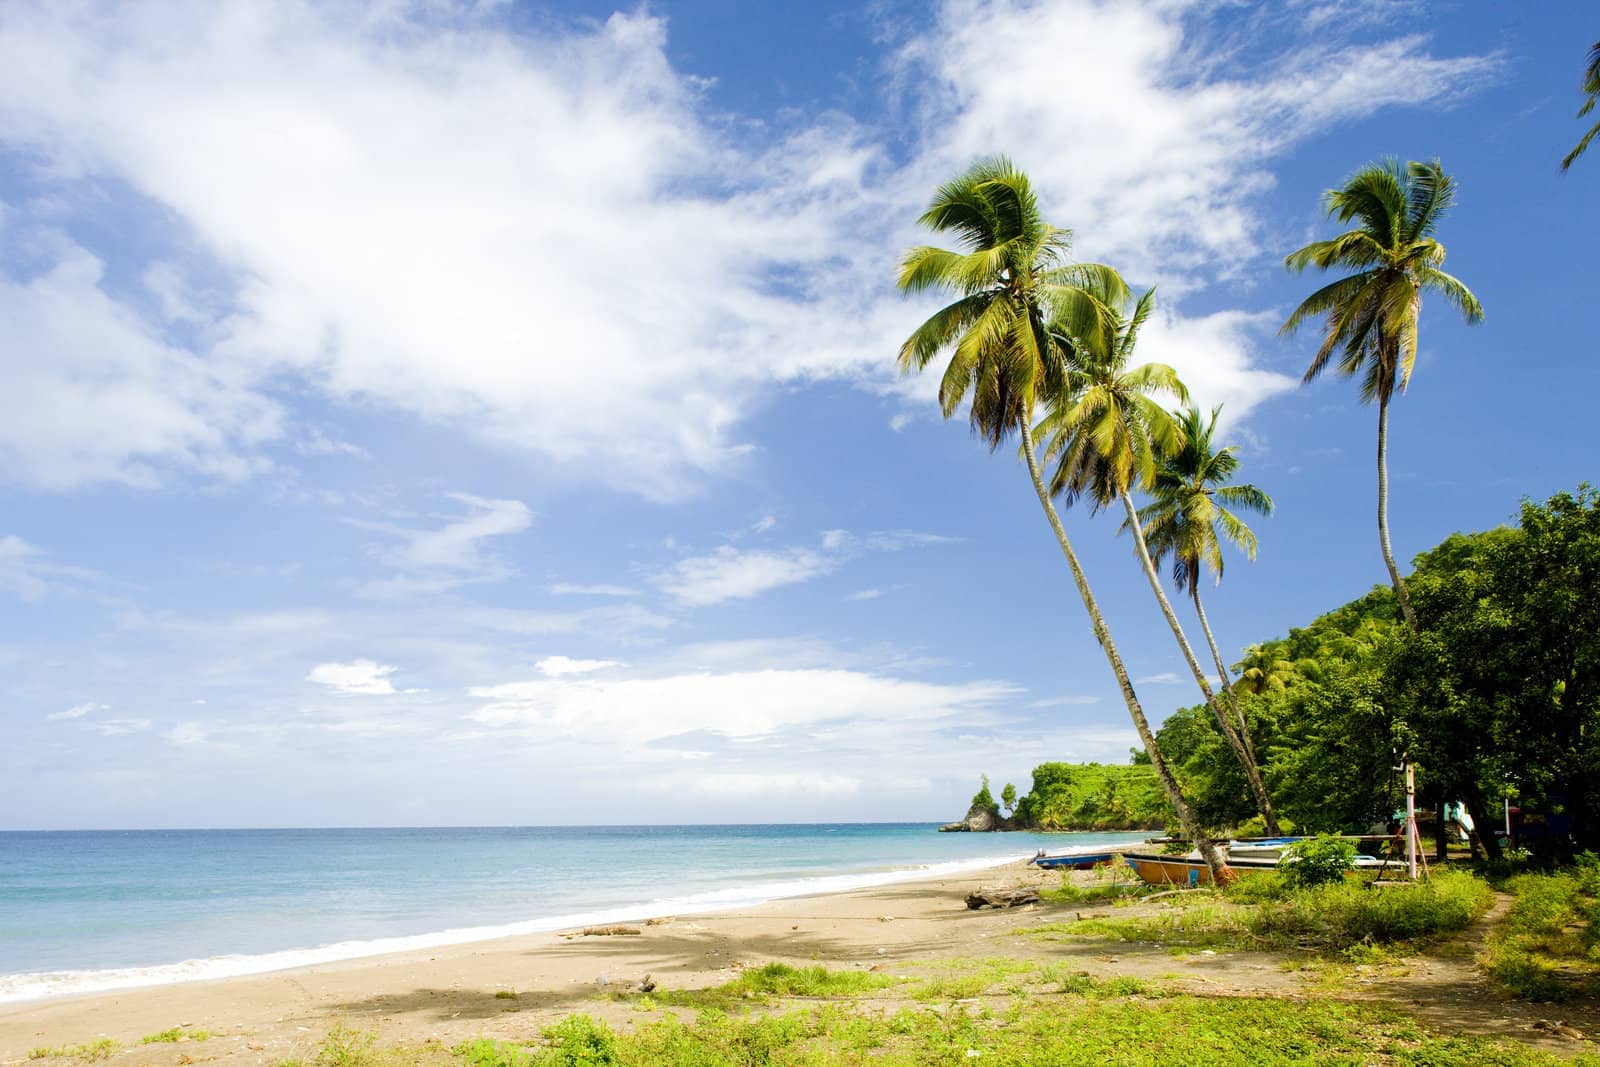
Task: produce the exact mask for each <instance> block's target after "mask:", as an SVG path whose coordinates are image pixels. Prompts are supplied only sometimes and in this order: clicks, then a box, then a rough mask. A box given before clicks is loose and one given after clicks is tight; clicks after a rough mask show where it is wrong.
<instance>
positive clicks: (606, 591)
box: [550, 582, 639, 596]
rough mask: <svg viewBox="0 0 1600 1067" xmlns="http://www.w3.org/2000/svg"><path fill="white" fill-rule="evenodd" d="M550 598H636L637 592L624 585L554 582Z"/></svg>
mask: <svg viewBox="0 0 1600 1067" xmlns="http://www.w3.org/2000/svg"><path fill="white" fill-rule="evenodd" d="M550 595H551V596H638V595H639V590H637V589H634V588H632V587H631V586H626V585H606V584H604V583H601V584H597V585H577V584H574V583H572V582H556V583H555V584H554V585H552V586H551V587H550Z"/></svg>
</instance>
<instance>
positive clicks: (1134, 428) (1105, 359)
mask: <svg viewBox="0 0 1600 1067" xmlns="http://www.w3.org/2000/svg"><path fill="white" fill-rule="evenodd" d="M1154 308H1155V290H1154V289H1151V290H1149V291H1147V292H1146V293H1145V294H1144V295H1143V296H1141V297H1140V298H1139V301H1138V303H1137V304H1136V305H1135V306H1134V309H1133V314H1132V315H1131V316H1129V317H1128V318H1127V319H1126V320H1124V321H1121V322H1119V323H1118V326H1117V329H1116V330H1115V331H1114V332H1113V333H1112V335H1111V337H1110V343H1109V344H1107V343H1104V341H1103V340H1102V339H1100V338H1086V339H1084V340H1081V341H1080V342H1078V343H1077V344H1075V345H1072V347H1071V349H1070V350H1071V352H1072V373H1071V374H1070V375H1069V376H1068V379H1067V383H1068V385H1067V389H1066V390H1064V391H1063V392H1061V393H1058V394H1057V396H1056V397H1055V398H1053V402H1052V404H1051V407H1050V411H1049V413H1048V414H1047V415H1046V416H1045V417H1044V420H1043V421H1042V422H1041V423H1040V424H1039V430H1040V433H1041V435H1042V436H1043V437H1044V438H1045V442H1046V443H1045V455H1046V458H1047V459H1050V460H1053V461H1055V471H1054V474H1053V476H1052V479H1051V485H1050V488H1051V491H1052V493H1058V494H1061V496H1062V498H1063V499H1064V500H1065V501H1066V502H1067V504H1068V506H1071V505H1072V504H1073V503H1075V502H1076V501H1077V500H1079V499H1080V498H1084V497H1087V498H1088V500H1089V503H1090V505H1091V507H1092V509H1093V510H1096V511H1098V510H1099V509H1100V508H1102V507H1105V506H1107V505H1109V504H1111V503H1112V502H1121V504H1122V506H1123V510H1124V511H1125V512H1126V514H1127V526H1128V528H1129V529H1131V530H1132V531H1133V543H1134V549H1135V552H1136V554H1137V555H1138V557H1139V563H1140V565H1141V566H1142V567H1143V568H1144V573H1145V578H1146V579H1147V580H1148V581H1149V583H1150V591H1151V592H1152V593H1154V594H1155V598H1156V603H1157V604H1159V605H1160V606H1161V614H1162V616H1163V617H1164V618H1165V619H1166V620H1167V626H1168V627H1169V628H1170V629H1171V630H1172V636H1173V639H1174V640H1175V641H1177V643H1178V648H1179V650H1180V651H1182V653H1183V658H1184V662H1185V663H1187V664H1188V666H1189V671H1190V673H1191V674H1193V675H1194V680H1195V684H1197V685H1198V686H1199V687H1200V692H1201V693H1202V694H1203V695H1204V696H1205V700H1206V704H1207V706H1208V707H1210V708H1211V714H1212V716H1213V717H1214V718H1215V719H1216V722H1217V728H1218V730H1220V731H1221V733H1222V736H1223V739H1224V740H1226V741H1227V742H1228V747H1229V748H1231V749H1232V750H1233V754H1234V758H1235V759H1237V760H1238V761H1239V768H1240V769H1241V770H1242V771H1244V775H1245V780H1246V781H1247V782H1248V783H1249V785H1250V792H1251V794H1252V796H1253V797H1254V799H1255V802H1256V807H1257V808H1259V809H1260V811H1261V816H1262V818H1263V819H1264V820H1271V819H1272V802H1271V801H1270V800H1269V799H1268V797H1267V788H1266V784H1265V783H1264V782H1263V781H1262V780H1261V771H1260V769H1259V768H1258V767H1257V766H1256V764H1255V761H1254V760H1253V759H1252V758H1251V757H1250V753H1249V752H1248V750H1246V748H1245V747H1244V742H1243V741H1242V740H1240V737H1239V733H1238V731H1237V730H1235V729H1234V728H1233V724H1232V723H1231V722H1230V721H1229V717H1228V714H1227V713H1226V712H1225V711H1224V710H1223V707H1222V702H1221V700H1219V699H1218V697H1217V694H1216V692H1215V691H1214V690H1212V688H1211V683H1210V681H1208V680H1207V678H1206V672H1205V670H1204V668H1202V667H1201V666H1200V660H1199V658H1198V657H1196V656H1195V654H1194V646H1192V645H1191V644H1190V643H1189V638H1188V635H1186V634H1185V633H1184V632H1183V624H1182V623H1180V622H1179V621H1178V614H1177V612H1175V611H1173V610H1172V602H1171V601H1170V600H1168V599H1167V594H1166V591H1165V589H1163V588H1162V585H1161V577H1160V575H1158V574H1157V573H1156V567H1155V562H1154V561H1153V560H1152V559H1151V557H1150V550H1149V546H1148V545H1147V544H1146V543H1145V537H1144V530H1143V528H1142V527H1141V525H1140V523H1139V513H1138V509H1137V508H1136V507H1135V506H1134V503H1133V490H1134V489H1135V488H1136V487H1138V486H1149V485H1150V484H1151V483H1152V482H1153V481H1154V480H1155V476H1156V471H1157V469H1158V467H1159V463H1160V460H1161V459H1162V457H1164V456H1168V455H1171V454H1172V453H1174V452H1176V451H1177V450H1178V449H1180V448H1182V447H1183V444H1184V430H1183V426H1182V424H1181V423H1179V421H1178V420H1176V419H1174V418H1173V417H1172V413H1171V412H1170V411H1168V410H1167V409H1166V408H1165V407H1163V406H1162V405H1161V403H1160V402H1159V401H1158V400H1157V396H1159V395H1161V394H1167V395H1171V396H1175V397H1177V398H1178V399H1179V400H1181V401H1184V402H1187V401H1188V399H1189V392H1188V390H1187V389H1186V388H1184V385H1183V382H1182V381H1180V380H1179V378H1178V374H1177V372H1176V371H1174V370H1173V369H1172V368H1171V367H1169V366H1167V365H1166V364H1164V363H1144V364H1140V365H1139V366H1130V362H1131V360H1132V357H1133V351H1134V347H1135V345H1137V344H1138V340H1139V329H1140V327H1141V326H1143V325H1144V323H1145V320H1146V319H1148V318H1149V317H1150V313H1151V311H1153V310H1154ZM1062 341H1063V344H1069V343H1070V341H1069V340H1068V338H1067V337H1066V336H1063V338H1062Z"/></svg>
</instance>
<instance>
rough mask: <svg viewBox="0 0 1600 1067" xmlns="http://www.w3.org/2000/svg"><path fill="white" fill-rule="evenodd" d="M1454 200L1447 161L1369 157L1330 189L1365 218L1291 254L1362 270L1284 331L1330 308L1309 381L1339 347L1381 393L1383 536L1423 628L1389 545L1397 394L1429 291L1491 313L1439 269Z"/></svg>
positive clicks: (1337, 212) (1338, 206)
mask: <svg viewBox="0 0 1600 1067" xmlns="http://www.w3.org/2000/svg"><path fill="white" fill-rule="evenodd" d="M1454 200H1455V182H1454V180H1453V179H1451V178H1450V177H1449V176H1448V175H1446V174H1445V172H1444V170H1443V169H1442V168H1441V167H1440V166H1439V161H1438V160H1433V161H1431V162H1427V163H1417V162H1411V163H1408V164H1406V165H1405V167H1404V168H1402V167H1401V166H1400V163H1399V161H1397V160H1393V159H1391V160H1387V161H1385V162H1383V163H1373V164H1369V165H1367V166H1365V167H1363V168H1362V169H1360V170H1359V171H1357V172H1356V173H1355V174H1354V175H1352V176H1351V177H1350V179H1349V180H1348V181H1346V182H1345V184H1344V186H1343V187H1342V188H1339V189H1330V190H1329V191H1328V192H1327V194H1326V195H1325V197H1324V203H1325V205H1326V207H1327V210H1328V214H1329V215H1331V216H1334V217H1336V218H1337V219H1338V220H1339V221H1340V222H1349V221H1351V220H1352V219H1355V220H1357V221H1358V222H1359V225H1357V226H1355V227H1354V228H1353V229H1350V230H1347V231H1345V232H1344V233H1341V234H1340V235H1339V236H1337V237H1334V238H1332V239H1330V240H1327V241H1313V242H1312V243H1311V244H1308V245H1306V246H1305V247H1304V248H1302V249H1299V250H1298V251H1296V252H1292V253H1290V254H1289V256H1288V257H1286V258H1285V259H1284V261H1283V262H1284V266H1286V267H1288V268H1289V269H1290V270H1291V271H1294V272H1296V273H1299V272H1300V271H1303V270H1305V269H1306V268H1307V267H1311V266H1315V267H1317V268H1318V269H1320V270H1330V269H1333V268H1342V269H1345V270H1349V271H1351V272H1352V273H1350V274H1348V275H1346V276H1345V277H1343V278H1340V279H1339V280H1338V281H1336V282H1332V283H1330V284H1328V285H1325V286H1323V287H1322V288H1321V289H1318V290H1317V291H1316V292H1314V293H1312V294H1311V295H1310V296H1308V297H1306V298H1305V300H1304V301H1302V302H1301V304H1300V306H1299V307H1297V308H1295V309H1294V312H1293V314H1291V315H1290V316H1289V318H1288V320H1287V321H1286V322H1285V323H1284V324H1283V328H1282V329H1281V330H1280V331H1279V332H1280V333H1281V334H1292V333H1294V332H1295V331H1296V330H1298V329H1299V328H1300V327H1301V326H1302V325H1303V324H1304V323H1305V322H1306V321H1307V320H1308V319H1310V318H1312V317H1314V316H1319V315H1320V316H1324V319H1325V326H1324V329H1323V338H1322V344H1321V345H1320V346H1319V347H1318V348H1317V352H1316V355H1314V356H1313V357H1312V358H1311V365H1310V366H1309V367H1307V368H1306V372H1305V377H1304V379H1303V380H1304V381H1306V382H1310V381H1312V380H1313V379H1315V378H1316V377H1317V376H1318V375H1319V374H1321V373H1322V371H1323V369H1324V368H1325V367H1327V365H1328V361H1329V359H1331V358H1332V356H1333V354H1334V352H1335V350H1337V351H1338V352H1339V353H1340V355H1339V373H1341V374H1343V375H1345V376H1347V377H1354V376H1356V375H1360V376H1361V400H1362V402H1363V403H1371V402H1372V401H1374V400H1376V401H1377V402H1378V545H1379V548H1380V549H1381V550H1382V552H1383V562H1384V566H1386V567H1387V568H1388V569H1389V582H1390V584H1391V585H1393V586H1394V591H1395V596H1396V598H1397V599H1398V600H1399V601H1400V611H1401V613H1402V614H1403V615H1404V616H1405V620H1406V624H1407V625H1408V626H1410V627H1411V629H1412V631H1413V632H1415V631H1416V630H1417V629H1418V626H1417V614H1416V611H1415V610H1413V608H1412V606H1411V598H1410V596H1409V595H1408V594H1407V592H1406V585H1405V580H1404V579H1403V578H1401V577H1400V569H1399V567H1397V566H1396V565H1395V562H1394V549H1393V548H1391V547H1390V544H1389V403H1390V401H1391V400H1393V398H1394V392H1395V389H1396V388H1399V390H1400V391H1401V392H1405V389H1406V386H1407V384H1408V383H1409V382H1410V381H1411V368H1412V365H1413V364H1414V363H1415V362H1416V358H1417V322H1418V319H1419V318H1420V317H1421V312H1422V294H1423V292H1424V291H1428V292H1433V293H1437V294H1439V295H1440V296H1442V297H1444V298H1445V299H1446V300H1448V301H1449V302H1450V303H1452V304H1454V305H1455V306H1456V307H1457V308H1458V309H1459V310H1460V311H1461V313H1462V315H1464V316H1465V317H1466V320H1467V321H1468V322H1471V323H1475V322H1479V321H1481V320H1482V319H1483V307H1482V305H1480V304H1479V303H1478V298H1477V297H1476V296H1474V295H1472V290H1470V289H1468V288H1467V287H1466V286H1465V285H1463V284H1462V283H1461V282H1460V281H1459V280H1458V279H1456V278H1454V277H1452V276H1450V275H1449V274H1446V273H1445V272H1444V271H1443V270H1440V269H1439V268H1440V265H1441V264H1442V263H1444V256H1445V250H1444V245H1442V244H1440V243H1439V241H1438V240H1437V239H1436V238H1435V237H1434V234H1435V232H1436V231H1437V229H1438V225H1439V220H1440V219H1442V218H1443V217H1444V215H1445V212H1447V211H1448V210H1449V209H1450V205H1451V203H1452V202H1453V201H1454Z"/></svg>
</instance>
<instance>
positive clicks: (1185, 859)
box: [1122, 837, 1384, 886]
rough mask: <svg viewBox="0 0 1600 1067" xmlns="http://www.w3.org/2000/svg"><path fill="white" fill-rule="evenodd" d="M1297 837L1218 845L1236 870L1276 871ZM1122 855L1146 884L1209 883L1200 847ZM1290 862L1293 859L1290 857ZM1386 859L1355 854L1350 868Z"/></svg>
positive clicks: (1378, 864) (1378, 866) (1377, 866)
mask: <svg viewBox="0 0 1600 1067" xmlns="http://www.w3.org/2000/svg"><path fill="white" fill-rule="evenodd" d="M1301 840H1304V838H1298V837H1285V838H1271V839H1263V840H1259V841H1230V842H1228V843H1227V844H1225V845H1219V846H1218V848H1219V849H1220V850H1221V851H1222V853H1223V855H1224V856H1226V857H1227V861H1228V867H1229V869H1230V870H1232V871H1233V872H1234V873H1235V874H1250V873H1253V872H1255V871H1275V870H1277V869H1278V864H1279V862H1280V861H1282V859H1283V856H1284V853H1285V852H1286V851H1287V850H1288V848H1289V847H1290V846H1291V845H1293V844H1294V843H1295V842H1297V841H1301ZM1122 858H1123V859H1124V860H1126V861H1127V864H1128V866H1129V867H1131V868H1133V872H1134V873H1135V874H1137V875H1138V876H1139V878H1140V880H1141V881H1143V882H1144V883H1146V884H1147V885H1177V886H1186V885H1210V884H1211V868H1210V867H1208V866H1207V865H1206V861H1205V860H1204V859H1202V858H1201V856H1200V853H1199V852H1198V851H1194V852H1189V853H1187V854H1170V853H1153V852H1125V853H1123V856H1122ZM1290 862H1293V859H1292V858H1291V860H1290ZM1383 866H1384V861H1383V860H1382V859H1380V858H1379V857H1377V856H1367V855H1360V854H1358V855H1356V856H1354V857H1353V858H1352V859H1351V861H1350V868H1351V870H1356V871H1366V870H1380V869H1381V868H1382V867H1383Z"/></svg>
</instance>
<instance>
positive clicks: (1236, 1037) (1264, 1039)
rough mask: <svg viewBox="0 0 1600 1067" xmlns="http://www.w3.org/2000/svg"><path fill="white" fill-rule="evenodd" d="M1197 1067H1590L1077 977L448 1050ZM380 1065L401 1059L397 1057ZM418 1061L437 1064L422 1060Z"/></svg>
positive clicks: (606, 1059)
mask: <svg viewBox="0 0 1600 1067" xmlns="http://www.w3.org/2000/svg"><path fill="white" fill-rule="evenodd" d="M1174 1049H1182V1050H1183V1056H1184V1057H1185V1058H1186V1059H1188V1060H1190V1061H1192V1062H1196V1063H1207V1064H1240V1065H1243V1064H1291V1063H1312V1062H1315V1063H1320V1064H1352V1065H1353V1064H1413V1063H1428V1064H1434V1065H1440V1067H1445V1065H1458V1067H1488V1065H1506V1067H1536V1065H1537V1067H1545V1065H1551V1067H1554V1065H1556V1064H1569V1063H1572V1064H1579V1065H1580V1067H1593V1065H1594V1064H1596V1063H1597V1062H1600V1061H1597V1060H1596V1059H1595V1058H1594V1057H1592V1056H1584V1055H1580V1056H1579V1057H1577V1058H1576V1059H1573V1060H1568V1059H1563V1058H1559V1057H1556V1056H1553V1055H1551V1054H1549V1053H1545V1052H1541V1051H1538V1050H1534V1049H1529V1048H1525V1047H1522V1046H1519V1045H1516V1044H1512V1043H1507V1042H1501V1041H1493V1040H1486V1039H1481V1038H1459V1037H1450V1036H1443V1035H1439V1034H1436V1033H1433V1032H1431V1031H1429V1030H1428V1029H1426V1028H1425V1027H1423V1026H1422V1025H1420V1024H1419V1023H1417V1022H1416V1021H1415V1020H1414V1019H1412V1018H1411V1017H1409V1016H1408V1015H1407V1014H1406V1013H1404V1012H1401V1011H1398V1010H1394V1009H1389V1008H1384V1007H1379V1006H1374V1005H1371V1004H1361V1003H1339V1002H1330V1001H1295V1000H1278V999H1247V998H1234V997H1222V998H1216V999H1212V998H1205V997H1197V996H1191V995H1187V994H1172V995H1166V996H1154V997H1152V996H1150V995H1148V994H1147V991H1146V990H1145V989H1144V987H1143V986H1141V985H1140V984H1139V983H1136V982H1120V981H1119V982H1095V981H1093V980H1092V979H1089V978H1087V977H1086V976H1083V975H1081V974H1062V975H1057V976H1055V978H1054V988H1051V989H1049V990H1047V991H1040V992H1038V993H1033V994H1030V995H1028V996H1026V997H1017V998H1013V999H1012V1000H1011V1001H1010V1003H1009V1004H1004V1003H997V1004H993V1005H990V1004H981V1005H948V1006H931V1005H930V1006H907V1007H905V1008H902V1009H901V1010H899V1011H896V1012H893V1013H890V1014H883V1013H879V1012H871V1011H862V1010H855V1009H849V1008H844V1007H839V1006H834V1005H824V1006H820V1007H815V1008H810V1009H806V1010H802V1011H793V1012H787V1013H780V1014H772V1015H756V1016H748V1017H744V1016H734V1015H728V1014H726V1013H723V1012H720V1011H705V1012H701V1013H700V1014H699V1015H698V1016H697V1017H696V1018H695V1019H693V1020H691V1021H684V1020H682V1019H679V1018H678V1017H677V1016H675V1015H672V1014H664V1015H662V1016H661V1017H660V1018H659V1019H656V1020H652V1021H650V1022H647V1023H644V1024H643V1025H640V1026H638V1027H635V1028H633V1029H632V1031H631V1032H627V1031H619V1030H613V1029H612V1028H611V1027H609V1026H607V1025H606V1024H605V1023H603V1022H601V1021H599V1020H596V1019H593V1018H591V1017H589V1016H586V1015H574V1016H570V1017H569V1018H567V1019H564V1020H562V1021H561V1022H560V1023H558V1024H556V1025H555V1026H553V1027H550V1028H549V1029H547V1030H546V1031H545V1032H544V1034H543V1035H542V1037H541V1039H540V1040H539V1041H538V1042H533V1043H526V1044H516V1043H511V1042H503V1041H490V1040H479V1041H473V1042H468V1043H466V1044H463V1045H460V1046H458V1047H457V1048H456V1049H455V1050H454V1053H455V1059H454V1060H453V1062H455V1063H459V1064H465V1065H466V1067H577V1065H588V1067H658V1065H660V1064H680V1065H686V1067H723V1065H726V1067H747V1065H752V1064H765V1065H774V1067H776V1065H794V1067H800V1065H816V1067H822V1065H837V1064H844V1063H863V1062H870V1063H873V1064H881V1065H883V1067H913V1065H915V1067H924V1065H930V1064H933V1065H950V1067H954V1065H957V1064H970V1063H990V1064H1012V1063H1036V1064H1069V1063H1110V1062H1114V1063H1119V1064H1126V1065H1130V1067H1143V1065H1152V1067H1153V1065H1157V1064H1168V1063H1171V1062H1173V1054H1174V1052H1173V1050H1174ZM392 1062H396V1063H404V1062H421V1061H420V1060H419V1059H415V1058H414V1059H410V1060H408V1059H406V1058H405V1050H396V1055H395V1056H394V1057H393V1060H392ZM426 1062H444V1061H441V1060H437V1059H434V1058H433V1057H431V1056H430V1057H429V1059H428V1060H427V1061H426Z"/></svg>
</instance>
